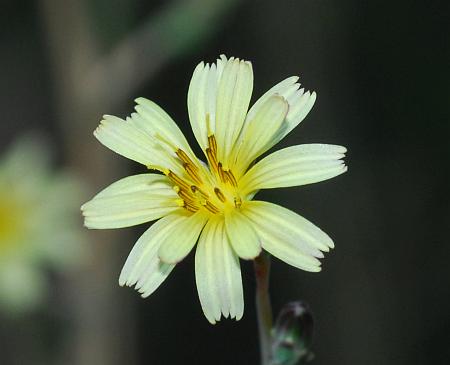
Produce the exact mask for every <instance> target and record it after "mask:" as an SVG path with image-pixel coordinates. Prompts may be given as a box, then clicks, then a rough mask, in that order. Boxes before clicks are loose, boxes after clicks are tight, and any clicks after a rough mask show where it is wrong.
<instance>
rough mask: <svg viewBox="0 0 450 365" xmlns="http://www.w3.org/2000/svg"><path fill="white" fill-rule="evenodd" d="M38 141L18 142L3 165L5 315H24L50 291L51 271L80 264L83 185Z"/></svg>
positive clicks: (0, 242)
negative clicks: (54, 163) (55, 166)
mask: <svg viewBox="0 0 450 365" xmlns="http://www.w3.org/2000/svg"><path fill="white" fill-rule="evenodd" d="M48 155H49V153H48V151H47V149H46V146H45V145H44V144H43V143H42V142H40V141H38V139H37V138H36V137H28V138H25V137H24V138H22V139H20V140H19V141H17V142H16V143H15V144H14V145H13V146H12V148H11V149H10V150H8V151H6V153H5V156H4V157H2V159H1V160H0V310H1V311H4V312H8V314H14V315H20V314H23V313H24V312H26V311H29V310H32V309H34V308H35V307H36V306H37V305H39V304H41V303H42V301H43V300H44V298H45V295H46V294H47V292H48V290H47V289H48V288H47V278H46V275H45V274H46V271H45V270H46V269H47V268H50V267H52V268H53V269H57V270H65V269H67V268H68V267H70V266H72V265H74V264H76V263H79V262H80V259H81V257H82V251H83V245H82V242H81V243H80V241H82V240H80V237H81V236H82V232H80V230H79V227H78V225H79V224H78V222H77V214H76V209H75V208H76V206H77V205H78V204H77V203H79V201H80V196H81V194H80V192H81V191H80V190H81V189H80V186H79V184H78V182H77V180H76V179H73V177H72V176H69V175H68V174H67V173H61V172H54V171H52V169H51V168H50V165H49V163H48V157H49V156H48Z"/></svg>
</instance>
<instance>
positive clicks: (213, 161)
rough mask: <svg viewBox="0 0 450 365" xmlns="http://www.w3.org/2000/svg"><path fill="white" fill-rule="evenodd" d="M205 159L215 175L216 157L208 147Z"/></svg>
mask: <svg viewBox="0 0 450 365" xmlns="http://www.w3.org/2000/svg"><path fill="white" fill-rule="evenodd" d="M206 157H207V158H208V162H209V165H210V166H211V167H212V169H213V171H214V172H216V173H217V165H218V162H217V156H216V155H215V154H214V153H213V152H212V150H211V148H209V147H208V148H207V149H206Z"/></svg>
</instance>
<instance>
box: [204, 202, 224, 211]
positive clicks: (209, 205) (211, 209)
mask: <svg viewBox="0 0 450 365" xmlns="http://www.w3.org/2000/svg"><path fill="white" fill-rule="evenodd" d="M203 206H204V207H205V208H206V209H208V210H209V211H210V212H211V213H213V214H217V213H219V212H220V210H219V209H218V208H217V207H216V206H215V205H214V204H212V203H211V202H210V201H209V200H207V201H206V202H205V204H204V205H203Z"/></svg>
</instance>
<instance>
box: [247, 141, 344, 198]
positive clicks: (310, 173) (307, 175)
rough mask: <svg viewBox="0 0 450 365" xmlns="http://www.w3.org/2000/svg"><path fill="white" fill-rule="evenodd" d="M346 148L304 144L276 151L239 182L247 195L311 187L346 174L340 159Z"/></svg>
mask: <svg viewBox="0 0 450 365" xmlns="http://www.w3.org/2000/svg"><path fill="white" fill-rule="evenodd" d="M346 151H347V150H346V148H345V147H342V146H336V145H329V144H305V145H297V146H292V147H287V148H284V149H282V150H279V151H276V152H274V153H272V154H270V155H268V156H267V157H265V158H263V159H262V160H261V161H259V162H258V163H257V164H256V165H255V166H253V167H252V168H251V169H250V170H249V171H248V172H247V173H246V174H245V175H244V177H243V178H242V179H241V181H240V188H241V189H242V191H243V192H244V194H245V193H247V194H249V193H251V192H253V191H255V190H259V189H270V188H280V187H287V186H298V185H306V184H312V183H315V182H319V181H323V180H327V179H331V178H332V177H335V176H337V175H340V174H342V173H344V172H345V171H347V166H345V165H344V161H342V158H343V157H344V156H345V152H346Z"/></svg>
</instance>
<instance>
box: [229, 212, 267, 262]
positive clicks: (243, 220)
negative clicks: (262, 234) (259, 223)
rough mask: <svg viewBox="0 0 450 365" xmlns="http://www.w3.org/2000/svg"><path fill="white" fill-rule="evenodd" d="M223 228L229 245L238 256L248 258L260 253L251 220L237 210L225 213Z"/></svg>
mask: <svg viewBox="0 0 450 365" xmlns="http://www.w3.org/2000/svg"><path fill="white" fill-rule="evenodd" d="M225 228H226V232H227V235H228V238H229V240H230V243H231V246H232V247H233V249H234V251H235V252H236V253H237V255H238V256H239V257H241V258H243V259H245V260H250V259H254V258H255V257H257V256H258V255H259V254H260V253H261V242H260V241H259V238H258V236H257V234H256V232H255V230H254V229H253V227H252V223H251V221H250V220H249V219H248V218H247V217H246V216H245V215H243V214H242V213H241V212H239V210H237V209H233V211H232V212H230V213H229V214H226V215H225Z"/></svg>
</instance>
